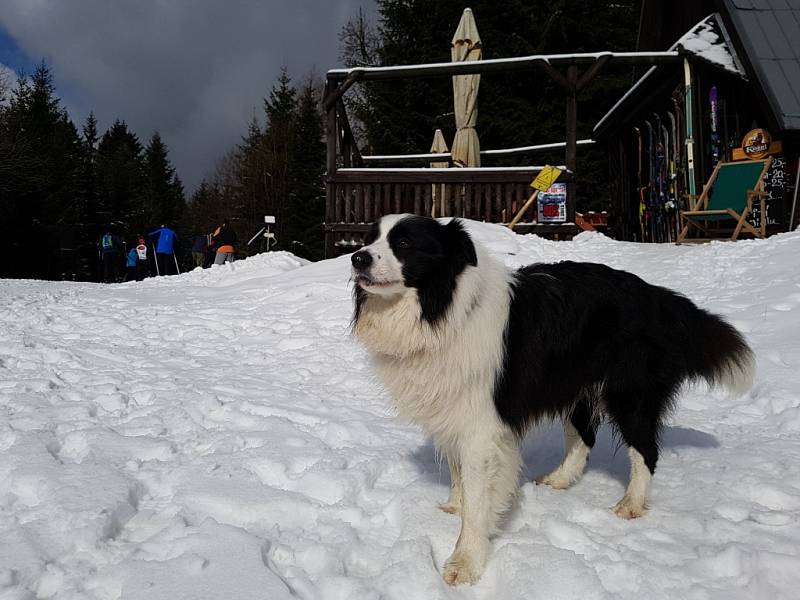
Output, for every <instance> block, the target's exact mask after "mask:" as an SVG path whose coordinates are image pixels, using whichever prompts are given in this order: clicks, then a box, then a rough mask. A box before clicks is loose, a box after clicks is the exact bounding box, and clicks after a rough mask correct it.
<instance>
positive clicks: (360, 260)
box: [350, 250, 372, 269]
mask: <svg viewBox="0 0 800 600" xmlns="http://www.w3.org/2000/svg"><path fill="white" fill-rule="evenodd" d="M350 261H351V262H352V263H353V267H354V268H356V269H366V268H367V267H368V266H370V265H371V264H372V255H371V254H370V253H369V252H367V251H366V250H359V251H358V252H354V253H353V255H352V256H351V257H350Z"/></svg>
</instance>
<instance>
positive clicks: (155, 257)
mask: <svg viewBox="0 0 800 600" xmlns="http://www.w3.org/2000/svg"><path fill="white" fill-rule="evenodd" d="M150 246H152V248H153V260H154V261H155V262H156V276H159V275H161V269H159V268H158V254H156V245H155V244H153V243H151V244H150Z"/></svg>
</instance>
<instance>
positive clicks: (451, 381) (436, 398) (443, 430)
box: [353, 253, 510, 445]
mask: <svg viewBox="0 0 800 600" xmlns="http://www.w3.org/2000/svg"><path fill="white" fill-rule="evenodd" d="M478 264H479V266H478V267H468V268H467V269H466V270H465V271H464V272H463V273H462V274H461V275H459V279H458V281H457V285H456V289H455V291H454V293H453V300H452V304H451V306H450V308H449V310H448V312H447V313H446V315H445V316H444V317H443V318H442V321H440V322H438V323H436V324H433V325H431V324H429V323H428V322H426V321H425V320H423V319H422V318H421V310H420V304H419V300H418V297H417V291H416V290H415V289H410V288H409V289H406V290H405V291H404V293H403V294H402V295H397V296H392V297H390V298H384V297H379V296H371V297H369V298H368V299H367V300H366V301H365V302H364V305H363V306H362V307H361V312H360V314H359V318H358V321H357V323H356V324H355V326H354V329H353V332H354V334H355V336H356V338H358V340H359V341H360V342H361V343H363V344H364V345H365V346H366V348H367V349H368V350H369V351H370V354H371V355H372V359H373V362H374V365H375V368H376V371H377V373H378V376H379V377H380V379H381V381H382V383H383V384H384V386H385V387H386V389H387V391H388V392H389V393H390V395H391V397H392V401H393V403H394V405H395V407H396V409H397V411H398V413H399V414H400V416H402V417H403V418H406V419H408V420H410V421H412V422H414V423H416V424H417V425H419V426H420V427H422V428H423V429H424V430H425V431H426V432H427V433H429V434H431V435H433V436H434V438H436V440H437V443H439V444H444V445H448V444H450V443H451V442H454V441H455V440H454V438H455V436H456V434H459V435H461V436H463V435H464V434H465V432H468V431H474V430H475V429H476V428H478V427H479V426H480V424H481V423H484V424H485V423H486V421H485V419H490V420H492V421H494V420H496V419H497V418H498V417H497V413H496V411H494V410H493V403H492V402H491V398H492V393H493V389H494V385H495V379H496V376H497V373H498V370H499V368H500V366H501V363H502V360H503V347H504V344H503V335H504V331H505V327H506V322H507V318H508V306H509V302H510V294H509V277H510V275H509V273H508V271H507V270H506V269H505V267H504V266H503V265H501V264H499V263H497V262H496V261H494V260H493V259H491V258H490V257H488V256H487V255H485V254H483V253H481V255H480V256H479V258H478Z"/></svg>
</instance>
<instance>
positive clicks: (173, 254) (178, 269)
mask: <svg viewBox="0 0 800 600" xmlns="http://www.w3.org/2000/svg"><path fill="white" fill-rule="evenodd" d="M172 258H173V259H175V270H176V271H177V272H178V275H180V274H181V268H180V267H179V266H178V257H177V256H175V253H174V252H173V253H172Z"/></svg>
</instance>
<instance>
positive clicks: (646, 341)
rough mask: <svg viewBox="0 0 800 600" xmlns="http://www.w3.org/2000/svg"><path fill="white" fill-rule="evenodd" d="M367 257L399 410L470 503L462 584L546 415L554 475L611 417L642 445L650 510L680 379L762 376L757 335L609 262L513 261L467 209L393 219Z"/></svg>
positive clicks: (357, 265)
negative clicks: (497, 255) (454, 216)
mask: <svg viewBox="0 0 800 600" xmlns="http://www.w3.org/2000/svg"><path fill="white" fill-rule="evenodd" d="M352 264H353V278H354V281H355V288H354V289H355V314H354V318H353V333H354V335H355V337H356V338H357V339H358V340H359V341H360V342H361V343H363V344H364V345H365V346H366V348H367V349H368V350H369V352H370V354H371V355H372V358H373V361H374V365H375V368H376V369H377V372H378V375H379V376H380V379H381V380H382V382H383V384H384V385H385V386H386V388H387V389H388V391H389V392H390V394H391V396H392V399H393V401H394V404H395V407H396V409H397V411H398V412H399V414H400V415H401V416H402V417H405V418H407V419H409V420H410V421H412V422H414V423H416V424H417V425H419V426H421V427H422V428H423V429H424V430H425V431H426V432H427V433H428V434H430V435H432V436H433V439H434V441H435V443H436V445H437V448H439V449H440V450H441V451H443V452H444V453H445V454H446V456H447V462H448V464H449V466H450V475H451V482H452V483H451V490H450V497H449V499H448V500H447V502H445V503H444V504H443V505H441V508H442V509H443V510H445V511H447V512H450V513H460V514H461V534H460V536H459V538H458V542H457V543H456V547H455V550H454V551H453V554H452V555H451V556H450V558H449V559H448V560H447V563H446V564H445V570H444V578H445V580H446V581H447V582H448V583H450V584H459V583H474V582H476V581H477V580H478V579H479V578H480V576H481V573H482V572H483V569H484V567H485V565H486V561H487V559H488V557H489V553H490V542H489V537H490V535H492V534H493V533H494V532H495V531H496V528H497V526H498V523H499V519H500V517H501V516H502V515H503V513H504V512H505V511H506V510H507V509H508V508H509V506H510V504H511V502H512V501H513V499H514V496H515V491H516V490H517V487H518V475H519V471H520V462H521V461H520V453H519V445H520V442H521V440H522V438H523V437H524V435H525V433H526V431H527V430H528V429H529V428H530V427H531V425H533V424H535V423H537V422H538V421H540V420H542V419H545V418H552V417H558V418H560V419H562V420H563V424H564V433H565V436H566V442H565V446H566V453H565V456H564V460H563V462H562V463H561V465H560V466H559V467H558V468H557V469H555V470H554V471H553V472H552V473H550V474H548V475H545V476H544V477H542V478H541V479H539V482H540V483H543V484H546V485H549V486H551V487H553V488H556V489H563V488H567V487H569V486H570V485H571V484H573V483H574V482H575V481H576V480H577V479H578V478H579V477H580V476H581V474H582V472H583V470H584V467H585V466H586V460H587V457H588V455H589V450H590V449H591V447H592V446H593V445H594V442H595V432H596V430H597V426H598V424H599V421H600V420H601V419H602V418H605V419H607V420H608V421H609V422H610V423H611V424H612V425H613V426H614V427H615V428H616V429H617V430H618V432H619V434H620V436H621V439H622V440H623V441H624V443H625V444H626V445H627V447H628V454H629V457H630V463H631V475H630V482H629V484H628V488H627V490H626V491H625V496H624V497H623V498H622V500H620V501H619V502H618V503H617V505H616V506H615V507H614V512H616V513H617V514H618V515H619V516H620V517H623V518H626V519H629V518H634V517H639V516H641V515H642V514H643V513H644V512H645V510H646V508H647V494H648V487H649V484H650V478H651V475H652V473H653V472H654V470H655V467H656V461H657V460H658V451H659V447H658V440H659V431H660V429H661V427H662V423H663V420H664V417H665V415H666V413H667V412H668V411H669V409H670V407H671V405H672V403H673V401H674V400H675V396H676V394H677V392H678V391H679V389H680V386H681V384H683V383H684V382H685V381H687V380H693V379H698V378H702V379H705V380H706V381H708V382H709V383H710V384H717V385H723V386H726V387H728V388H730V389H732V390H734V391H738V392H742V391H745V390H746V389H748V388H749V387H750V385H751V383H752V379H753V373H754V368H755V363H754V357H753V353H752V351H751V350H750V348H749V347H748V345H747V343H746V342H745V341H744V339H743V338H742V336H741V335H740V334H739V333H738V332H737V331H736V330H735V329H734V328H733V327H731V326H730V325H728V324H727V323H726V322H725V321H723V320H722V319H721V318H720V317H717V316H715V315H713V314H710V313H708V312H706V311H704V310H702V309H700V308H698V307H697V306H695V305H694V304H693V303H692V302H691V301H690V300H688V299H687V298H685V297H683V296H681V295H679V294H677V293H675V292H672V291H670V290H668V289H665V288H662V287H656V286H653V285H650V284H648V283H645V282H644V281H642V280H641V279H640V278H639V277H637V276H635V275H632V274H630V273H626V272H624V271H617V270H614V269H611V268H609V267H606V266H604V265H599V264H591V263H575V262H561V263H556V264H534V265H530V266H527V267H524V268H521V269H519V270H517V271H513V272H512V271H510V270H508V269H507V268H506V267H505V266H504V265H502V264H500V263H499V262H498V261H497V260H495V259H493V258H492V257H490V256H489V255H488V253H487V252H486V251H485V250H484V249H482V248H481V247H480V246H479V245H477V244H475V243H473V241H472V240H471V239H470V236H469V235H468V234H467V232H466V231H465V230H464V228H463V227H462V224H461V223H460V222H459V221H458V220H451V221H450V222H449V223H447V224H442V223H440V222H438V221H435V220H433V219H428V218H426V217H416V216H410V215H390V216H386V217H383V218H382V219H381V220H380V222H378V223H376V224H375V225H373V227H372V229H371V231H370V233H369V236H368V238H367V240H366V247H365V248H363V249H362V250H359V251H358V252H356V253H355V254H353V255H352Z"/></svg>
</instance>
